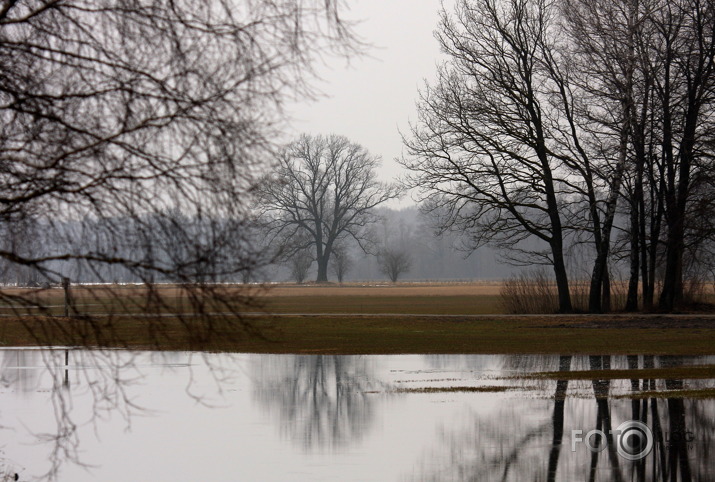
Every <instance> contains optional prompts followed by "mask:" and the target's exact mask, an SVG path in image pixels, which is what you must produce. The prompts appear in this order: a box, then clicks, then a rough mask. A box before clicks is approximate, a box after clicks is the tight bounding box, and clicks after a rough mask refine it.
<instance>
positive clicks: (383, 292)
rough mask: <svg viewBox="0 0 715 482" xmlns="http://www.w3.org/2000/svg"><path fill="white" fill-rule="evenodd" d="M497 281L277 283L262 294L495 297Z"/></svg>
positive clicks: (497, 293) (499, 282) (497, 286)
mask: <svg viewBox="0 0 715 482" xmlns="http://www.w3.org/2000/svg"><path fill="white" fill-rule="evenodd" d="M501 287H502V283H501V281H475V282H470V283H449V282H445V283H436V282H432V283H409V282H403V283H394V284H393V283H386V282H385V283H380V282H365V283H344V284H326V285H318V284H314V283H307V284H301V285H298V284H289V283H285V284H277V285H270V286H268V290H267V291H266V292H265V296H269V297H274V296H275V297H279V296H334V295H341V296H358V295H359V296H496V295H499V291H500V290H501Z"/></svg>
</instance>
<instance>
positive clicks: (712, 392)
mask: <svg viewBox="0 0 715 482" xmlns="http://www.w3.org/2000/svg"><path fill="white" fill-rule="evenodd" d="M611 398H626V399H631V400H643V399H646V398H689V399H699V400H704V399H712V398H715V388H688V389H683V390H646V391H642V392H631V393H624V394H622V395H615V396H612V397H611Z"/></svg>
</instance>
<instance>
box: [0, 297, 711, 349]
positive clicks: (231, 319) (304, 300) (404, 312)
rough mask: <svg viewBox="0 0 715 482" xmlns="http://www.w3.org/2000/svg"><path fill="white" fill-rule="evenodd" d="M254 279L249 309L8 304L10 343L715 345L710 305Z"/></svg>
mask: <svg viewBox="0 0 715 482" xmlns="http://www.w3.org/2000/svg"><path fill="white" fill-rule="evenodd" d="M222 289H224V288H222ZM225 289H226V290H227V291H226V292H224V293H223V294H224V295H225V296H226V300H228V301H227V302H228V303H229V304H230V303H231V300H235V301H236V303H238V300H239V297H240V295H241V294H242V292H241V291H235V293H234V292H233V291H231V290H235V288H225ZM251 290H252V293H251V294H252V295H253V299H254V301H255V302H256V304H255V305H252V306H250V307H248V308H246V309H245V310H244V313H243V315H242V316H240V317H236V316H233V315H221V314H218V313H217V314H215V316H214V315H212V316H204V317H199V316H195V315H191V314H187V313H190V307H191V305H190V304H189V302H188V298H189V294H188V293H187V292H185V291H183V290H181V289H178V288H175V287H170V288H166V289H163V290H160V297H161V301H162V303H161V305H162V308H161V309H156V306H154V307H151V306H150V305H151V303H150V299H151V297H150V296H148V294H147V292H146V290H145V289H144V288H143V287H100V288H75V289H73V300H74V303H75V305H76V306H77V307H78V308H79V309H80V310H81V311H83V312H84V313H85V314H87V315H88V316H82V317H76V318H64V317H61V316H16V315H17V309H15V310H10V309H9V308H7V307H6V308H5V310H4V312H5V315H6V316H4V317H3V318H2V319H0V343H1V344H2V345H4V346H28V345H63V346H66V345H72V346H74V345H79V346H94V345H103V346H116V347H128V348H152V349H167V350H184V349H191V350H212V351H238V352H260V353H332V354H338V353H353V354H370V353H386V354H398V353H444V354H448V353H524V354H526V353H553V354H654V355H661V354H681V355H698V354H715V317H713V316H711V315H707V314H690V315H677V316H673V315H667V316H666V315H602V316H590V315H568V316H566V315H564V316H558V315H554V316H551V315H539V316H508V315H504V314H502V313H500V305H499V295H498V292H499V286H498V285H496V284H479V283H472V284H452V285H450V284H415V285H407V284H403V285H385V286H379V285H365V286H361V285H347V286H339V285H329V286H314V285H307V286H294V285H283V286H276V287H272V288H270V289H267V290H266V289H263V288H259V287H253V288H251ZM14 294H15V295H17V294H18V292H17V291H16V292H15V293H14ZM25 294H27V293H25ZM31 296H34V297H35V299H36V300H41V301H43V302H44V303H46V304H49V305H52V306H54V308H52V310H54V312H53V313H54V314H59V313H61V312H62V310H63V307H62V300H63V294H62V292H61V290H54V289H53V290H44V291H41V292H40V291H38V292H34V293H31ZM7 303H8V300H6V304H7ZM147 307H149V308H151V309H147ZM222 307H223V308H225V307H226V306H225V305H221V306H215V307H212V306H206V307H204V308H205V309H206V310H207V311H211V310H212V309H214V308H215V309H217V310H218V309H219V308H222ZM173 310H175V311H176V312H182V313H185V316H182V317H176V316H172V315H171V312H172V311H173ZM13 311H15V315H13ZM26 311H27V310H26ZM106 313H113V315H112V316H107V315H106ZM133 313H141V316H136V315H134V316H132V314H133Z"/></svg>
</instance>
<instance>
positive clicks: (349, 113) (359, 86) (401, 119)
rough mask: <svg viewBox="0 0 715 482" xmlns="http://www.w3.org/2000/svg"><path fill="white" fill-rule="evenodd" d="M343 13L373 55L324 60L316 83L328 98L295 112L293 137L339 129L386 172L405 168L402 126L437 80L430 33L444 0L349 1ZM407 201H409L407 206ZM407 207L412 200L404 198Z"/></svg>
mask: <svg viewBox="0 0 715 482" xmlns="http://www.w3.org/2000/svg"><path fill="white" fill-rule="evenodd" d="M347 3H348V4H349V8H350V10H349V11H347V12H346V17H347V18H349V19H351V20H357V19H360V20H362V22H361V23H360V24H359V25H357V27H356V31H357V33H358V35H359V36H360V37H361V38H362V39H364V40H365V41H366V42H369V43H370V44H372V45H373V47H372V48H370V49H369V50H368V54H367V55H365V56H363V57H359V58H352V59H351V60H350V62H349V63H348V62H346V60H345V59H339V58H333V59H326V60H327V61H326V64H327V65H326V66H325V67H320V68H319V73H320V75H321V77H322V78H323V80H324V81H323V82H321V83H319V84H318V87H319V89H320V91H321V92H323V93H324V94H325V96H326V97H325V98H322V99H320V100H318V101H317V102H314V103H311V104H307V105H302V104H301V105H298V106H296V107H295V108H294V109H292V115H293V117H294V122H293V128H294V129H295V132H296V134H298V133H301V132H306V133H310V134H330V133H335V134H341V135H344V136H346V137H348V138H349V139H350V140H352V141H354V142H357V143H359V144H361V145H363V146H365V147H366V148H367V149H368V150H369V151H370V152H371V153H373V154H377V155H380V156H382V159H383V167H382V169H381V172H380V174H381V177H382V178H384V179H385V180H388V179H390V178H392V177H394V176H396V175H398V174H399V172H400V170H401V168H400V166H398V165H397V164H395V162H394V158H395V157H399V156H400V154H401V152H402V142H401V139H400V133H399V130H402V131H403V132H406V131H407V128H408V122H409V121H410V120H413V121H414V120H415V119H416V110H415V101H416V100H417V93H418V90H419V89H421V88H422V86H423V83H424V79H428V80H431V79H433V78H434V77H435V72H436V65H437V63H438V61H439V55H440V54H439V47H438V45H437V41H436V40H435V38H434V36H433V31H434V29H435V27H436V26H437V21H438V11H439V8H440V1H439V0H352V1H349V2H347ZM401 204H403V205H404V204H405V201H403V203H401ZM407 204H409V202H407Z"/></svg>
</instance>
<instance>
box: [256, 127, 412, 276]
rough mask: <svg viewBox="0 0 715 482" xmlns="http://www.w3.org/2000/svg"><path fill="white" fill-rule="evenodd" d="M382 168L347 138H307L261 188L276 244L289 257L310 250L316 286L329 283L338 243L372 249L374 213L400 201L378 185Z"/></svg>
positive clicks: (291, 148) (389, 188)
mask: <svg viewBox="0 0 715 482" xmlns="http://www.w3.org/2000/svg"><path fill="white" fill-rule="evenodd" d="M378 165H379V158H378V157H375V156H373V155H371V154H370V153H369V152H368V151H367V150H366V149H365V148H364V147H362V146H360V145H358V144H355V143H353V142H350V141H349V140H348V139H347V138H346V137H343V136H337V135H330V136H327V137H326V136H309V135H303V136H301V137H300V138H299V139H298V140H296V141H294V142H293V143H291V144H290V145H289V146H288V147H287V148H286V149H285V150H284V151H283V153H282V155H281V156H280V157H279V158H278V163H277V165H276V168H275V170H274V172H272V173H271V175H270V176H268V178H267V179H266V180H265V181H264V182H263V184H262V185H261V187H260V189H259V191H260V195H259V201H258V203H259V210H260V211H261V217H262V218H263V220H264V222H265V223H266V224H265V225H266V229H267V230H268V233H269V237H270V239H271V241H272V243H273V244H274V245H276V247H277V248H278V249H280V250H282V251H284V252H286V253H291V252H294V251H296V250H300V249H303V248H306V247H308V246H310V247H312V248H313V249H314V250H315V259H316V261H317V264H318V275H317V280H316V281H317V282H326V281H327V280H328V266H329V262H330V258H331V256H332V255H333V252H334V250H335V248H336V245H337V244H338V243H339V242H341V241H343V240H346V239H353V240H354V241H356V242H357V243H358V244H359V245H360V247H361V248H363V249H364V250H369V249H370V245H371V237H370V230H369V227H370V225H371V224H372V223H374V222H375V221H376V220H377V218H376V216H375V214H374V213H373V212H372V211H373V208H375V207H376V206H379V205H380V204H382V203H384V202H385V201H387V200H389V199H393V198H395V197H397V196H398V194H399V190H398V188H397V187H396V186H395V185H391V184H385V183H382V182H379V181H378V180H377V178H376V172H375V169H376V168H377V167H378Z"/></svg>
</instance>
